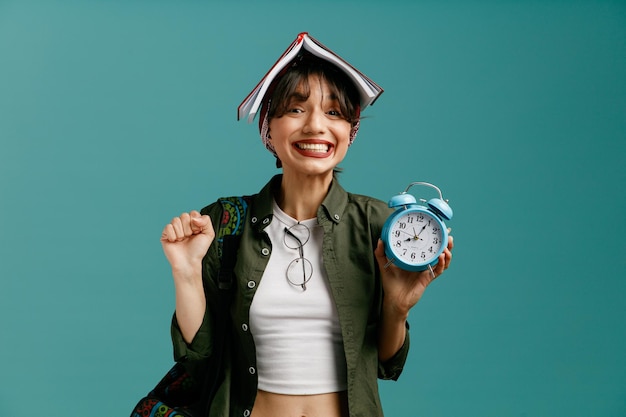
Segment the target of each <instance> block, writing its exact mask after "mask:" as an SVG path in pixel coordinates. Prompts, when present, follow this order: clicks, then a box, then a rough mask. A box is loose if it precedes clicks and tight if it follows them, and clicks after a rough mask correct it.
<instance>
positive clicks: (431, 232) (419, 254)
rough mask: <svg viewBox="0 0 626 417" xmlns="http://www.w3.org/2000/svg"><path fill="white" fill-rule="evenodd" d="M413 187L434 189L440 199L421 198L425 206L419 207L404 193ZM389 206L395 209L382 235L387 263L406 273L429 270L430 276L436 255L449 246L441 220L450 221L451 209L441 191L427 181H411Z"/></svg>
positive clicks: (437, 256) (393, 198)
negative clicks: (419, 186)
mask: <svg viewBox="0 0 626 417" xmlns="http://www.w3.org/2000/svg"><path fill="white" fill-rule="evenodd" d="M414 185H421V186H426V187H431V188H434V189H435V190H437V192H438V193H439V197H440V198H433V199H431V200H428V201H427V200H422V199H420V201H421V202H422V203H426V205H425V206H424V205H421V204H418V203H417V200H416V199H415V197H414V196H413V195H411V194H407V192H408V191H409V189H410V188H411V187H413V186H414ZM389 207H391V208H395V209H396V210H395V211H394V212H393V213H392V214H391V215H390V216H389V217H388V218H387V221H386V222H385V225H384V226H383V232H382V236H381V239H382V241H383V243H384V246H385V255H387V258H388V259H389V264H390V263H393V264H394V265H396V266H398V267H399V268H402V269H405V270H407V271H424V270H426V269H430V271H431V273H432V267H433V266H434V265H436V264H437V262H439V255H441V253H442V252H443V251H444V249H445V248H446V247H447V246H448V228H447V227H446V224H445V223H444V220H450V219H452V209H451V208H450V206H449V205H448V203H447V200H444V199H443V195H442V194H441V190H440V189H439V188H437V187H436V186H434V185H433V184H430V183H427V182H413V183H411V184H409V186H408V187H407V188H406V190H405V191H404V192H402V193H400V194H399V195H396V196H393V197H392V198H391V200H389ZM389 264H387V266H388V265H389ZM433 274H434V273H433Z"/></svg>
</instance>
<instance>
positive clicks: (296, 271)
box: [287, 258, 313, 290]
mask: <svg viewBox="0 0 626 417" xmlns="http://www.w3.org/2000/svg"><path fill="white" fill-rule="evenodd" d="M312 275H313V265H311V262H310V261H309V260H308V259H306V258H296V259H294V260H293V261H291V262H290V263H289V266H288V267H287V280H288V281H289V283H290V284H291V285H295V286H296V287H302V289H303V290H305V289H306V284H307V283H308V282H309V280H310V279H311V276H312Z"/></svg>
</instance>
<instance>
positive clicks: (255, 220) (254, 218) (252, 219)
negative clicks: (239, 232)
mask: <svg viewBox="0 0 626 417" xmlns="http://www.w3.org/2000/svg"><path fill="white" fill-rule="evenodd" d="M257 220H258V219H257V218H256V217H253V218H251V219H250V221H251V222H252V224H254V223H256V222H257Z"/></svg>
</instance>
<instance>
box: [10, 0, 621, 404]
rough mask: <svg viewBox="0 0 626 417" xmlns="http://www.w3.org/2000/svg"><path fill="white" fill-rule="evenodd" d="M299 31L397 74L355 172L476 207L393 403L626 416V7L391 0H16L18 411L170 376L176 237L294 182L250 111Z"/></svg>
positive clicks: (349, 181) (13, 140) (462, 223)
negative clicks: (248, 198)
mask: <svg viewBox="0 0 626 417" xmlns="http://www.w3.org/2000/svg"><path fill="white" fill-rule="evenodd" d="M301 31H309V32H310V33H311V34H312V35H313V36H314V37H316V38H318V39H319V40H321V41H322V42H323V43H325V44H327V45H328V46H330V47H331V48H332V49H334V50H335V51H336V52H338V53H339V54H340V55H343V56H344V57H345V58H347V59H348V60H349V61H351V62H352V63H353V64H354V65H355V66H357V67H358V68H360V69H361V70H363V71H364V72H365V73H366V74H367V75H369V76H370V77H371V78H373V79H374V80H375V81H376V82H378V83H379V84H381V85H382V86H383V87H384V88H385V93H384V94H383V95H382V96H381V98H380V99H379V101H377V102H376V104H375V105H374V106H373V107H371V108H369V109H368V110H367V111H366V112H365V113H364V116H367V118H366V119H365V120H364V121H363V123H362V129H361V132H360V134H359V137H358V138H357V140H356V142H355V144H354V145H353V147H352V148H351V150H350V152H349V153H348V157H347V159H346V161H345V162H344V164H343V168H344V169H345V172H344V173H343V174H342V176H341V180H342V183H343V185H344V186H345V187H346V188H347V189H348V190H350V191H353V192H357V193H363V194H369V195H372V196H375V197H378V198H381V199H383V200H387V199H389V197H391V196H392V195H394V194H396V193H398V192H400V191H403V190H404V188H405V187H406V185H407V184H408V183H409V182H411V181H430V182H433V183H435V184H437V185H439V186H440V187H441V188H442V189H443V191H444V196H445V197H446V198H449V199H450V204H451V206H452V207H453V209H454V211H455V217H454V219H453V220H452V221H451V222H450V224H449V225H450V226H451V227H452V228H453V234H454V235H455V238H456V240H455V243H456V249H455V253H454V263H453V266H452V268H451V269H450V270H449V271H448V272H447V273H446V274H445V275H444V277H442V278H441V279H439V280H437V281H436V283H435V284H433V285H432V286H431V287H430V288H429V290H428V292H427V293H426V295H425V297H424V298H423V300H422V301H421V302H420V303H419V304H418V305H417V306H416V307H415V308H414V310H413V311H412V312H411V316H410V322H411V326H412V327H411V328H412V340H413V344H412V347H411V355H410V359H409V361H408V363H407V366H406V368H405V372H404V374H403V375H402V377H401V379H400V380H399V381H398V382H395V383H391V382H381V390H382V397H383V404H384V408H385V411H386V414H387V415H388V416H391V417H394V416H424V417H458V416H464V417H473V416H476V417H489V416H493V417H500V416H511V417H522V416H524V417H531V416H533V417H534V416H537V417H557V416H563V417H578V416H579V417H589V416H614V417H617V416H625V415H626V354H624V352H626V325H625V318H626V302H625V298H624V297H625V296H624V294H625V293H626V256H625V255H626V244H625V243H624V235H625V232H626V220H625V214H626V191H625V187H624V182H625V181H626V168H625V164H624V157H625V156H626V5H625V4H624V2H620V1H570V2H567V1H555V2H539V1H526V2H524V1H522V2H514V1H468V2H465V1H456V2H454V1H442V2H435V1H415V2H412V3H410V2H399V1H391V0H390V1H385V2H383V1H379V2H375V1H344V2H341V1H321V0H320V1H316V2H282V1H265V2H253V1H232V2H226V1H224V2H209V1H178V2H174V1H171V2H168V1H165V0H160V1H147V0H145V1H139V0H126V1H104V0H102V1H96V0H83V1H78V0H76V1H69V0H65V1H61V0H50V1H7V0H5V1H0V335H1V339H0V369H2V382H1V383H0V384H1V386H2V388H1V389H0V415H3V416H16V417H21V416H32V415H46V416H66V415H70V416H73V415H84V416H92V417H99V416H103V417H104V416H125V415H128V413H129V411H130V409H131V408H132V406H133V405H134V403H135V401H136V400H137V399H138V398H139V397H140V396H141V395H143V394H144V393H145V392H146V391H147V390H149V389H150V388H151V387H152V386H153V385H154V384H155V383H156V382H157V381H158V379H159V378H160V377H161V376H162V374H163V373H164V372H165V371H166V370H167V369H168V368H169V366H170V365H171V363H172V358H171V348H170V342H169V320H170V316H171V313H172V311H173V305H174V304H173V301H174V299H173V285H172V282H171V278H170V273H169V270H168V266H167V264H166V261H165V259H164V257H163V255H162V252H161V248H160V243H159V235H160V232H161V229H162V227H163V226H164V224H165V223H166V222H168V221H169V220H170V219H171V217H173V216H175V215H178V214H180V213H181V212H182V211H187V210H190V209H193V208H200V207H202V206H203V205H205V204H207V203H209V202H211V201H213V200H215V199H216V198H217V197H219V196H222V195H232V194H248V193H253V192H255V191H257V190H258V189H259V188H260V187H261V186H262V185H263V184H264V183H265V182H266V180H267V179H268V178H269V177H270V176H271V175H273V174H274V173H275V172H277V171H276V169H275V168H274V164H273V158H272V157H271V155H270V154H269V153H268V152H266V151H265V150H264V149H263V147H262V145H261V142H260V140H259V139H258V136H257V128H256V125H247V124H246V123H245V122H236V120H235V119H236V117H235V115H236V107H237V105H238V104H239V103H240V101H241V100H242V99H243V98H244V97H245V96H246V94H247V93H248V92H249V91H250V90H251V89H252V87H253V86H254V85H255V84H256V82H257V81H258V80H259V79H260V77H261V76H262V75H263V74H264V73H265V71H266V70H267V69H268V68H269V66H270V65H271V64H272V63H273V62H274V60H275V59H276V58H277V57H278V55H279V54H280V53H281V52H282V51H283V50H284V48H286V47H287V45H288V44H289V43H290V42H291V41H292V40H293V38H294V37H295V36H296V34H297V33H298V32H301ZM426 192H428V191H427V190H426ZM427 197H430V195H428V196H427Z"/></svg>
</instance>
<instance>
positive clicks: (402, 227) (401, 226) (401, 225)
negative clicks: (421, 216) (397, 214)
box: [398, 222, 406, 229]
mask: <svg viewBox="0 0 626 417" xmlns="http://www.w3.org/2000/svg"><path fill="white" fill-rule="evenodd" d="M398 227H399V228H400V229H406V223H402V222H400V223H398Z"/></svg>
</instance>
